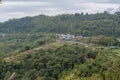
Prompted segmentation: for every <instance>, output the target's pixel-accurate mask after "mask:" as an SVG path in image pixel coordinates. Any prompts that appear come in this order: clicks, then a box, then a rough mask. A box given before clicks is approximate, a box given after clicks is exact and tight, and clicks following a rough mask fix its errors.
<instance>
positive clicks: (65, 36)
mask: <svg viewBox="0 0 120 80" xmlns="http://www.w3.org/2000/svg"><path fill="white" fill-rule="evenodd" d="M58 37H59V39H61V40H72V39H74V38H75V36H74V35H70V34H58Z"/></svg>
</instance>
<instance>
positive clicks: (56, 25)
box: [0, 11, 120, 37]
mask: <svg viewBox="0 0 120 80" xmlns="http://www.w3.org/2000/svg"><path fill="white" fill-rule="evenodd" d="M0 32H1V33H33V32H38V33H39V32H45V33H71V34H75V35H83V36H96V35H106V36H117V37H118V36H119V35H120V12H116V13H114V14H109V13H108V12H106V11H105V12H104V13H96V14H83V13H76V14H63V15H58V16H45V15H39V16H35V17H25V18H21V19H12V20H9V21H6V22H4V23H1V24H0Z"/></svg>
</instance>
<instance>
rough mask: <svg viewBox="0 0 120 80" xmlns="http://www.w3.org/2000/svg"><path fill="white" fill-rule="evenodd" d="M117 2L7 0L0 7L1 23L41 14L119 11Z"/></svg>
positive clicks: (107, 0)
mask: <svg viewBox="0 0 120 80" xmlns="http://www.w3.org/2000/svg"><path fill="white" fill-rule="evenodd" d="M116 1H117V0H59V1H58V0H44V1H43V0H34V1H33V0H26V1H25V0H5V1H3V4H1V5H0V13H1V15H0V22H2V21H6V20H8V19H10V18H20V17H24V16H34V15H39V14H46V15H57V14H63V13H79V12H89V13H96V12H97V11H99V12H103V11H104V10H106V9H107V8H115V9H117V8H118V7H119V6H120V3H119V2H120V1H118V3H112V2H116Z"/></svg>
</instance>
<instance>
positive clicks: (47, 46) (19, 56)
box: [3, 42, 64, 62]
mask: <svg viewBox="0 0 120 80" xmlns="http://www.w3.org/2000/svg"><path fill="white" fill-rule="evenodd" d="M63 45H64V44H63V43H59V42H54V43H50V44H45V45H43V46H40V47H37V48H34V49H31V50H27V51H25V52H21V53H19V54H17V55H12V56H9V57H5V58H3V61H5V62H11V61H13V62H14V61H15V62H19V60H20V59H22V58H23V57H24V56H26V55H28V54H33V53H36V52H38V51H39V50H41V49H50V48H56V47H61V46H63Z"/></svg>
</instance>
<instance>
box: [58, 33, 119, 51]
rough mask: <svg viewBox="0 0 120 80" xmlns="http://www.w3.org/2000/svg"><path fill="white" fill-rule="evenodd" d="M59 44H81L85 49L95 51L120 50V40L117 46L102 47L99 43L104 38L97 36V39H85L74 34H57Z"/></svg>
mask: <svg viewBox="0 0 120 80" xmlns="http://www.w3.org/2000/svg"><path fill="white" fill-rule="evenodd" d="M56 36H57V38H58V40H59V42H62V43H66V42H68V43H69V44H70V43H72V44H80V45H82V46H84V47H89V48H92V49H93V50H104V49H110V50H115V49H119V48H120V47H119V39H118V38H117V39H116V40H118V43H117V45H107V46H105V45H102V44H99V43H98V41H100V40H101V38H102V36H96V37H84V36H82V35H79V36H75V35H72V34H56Z"/></svg>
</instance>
